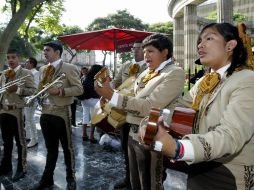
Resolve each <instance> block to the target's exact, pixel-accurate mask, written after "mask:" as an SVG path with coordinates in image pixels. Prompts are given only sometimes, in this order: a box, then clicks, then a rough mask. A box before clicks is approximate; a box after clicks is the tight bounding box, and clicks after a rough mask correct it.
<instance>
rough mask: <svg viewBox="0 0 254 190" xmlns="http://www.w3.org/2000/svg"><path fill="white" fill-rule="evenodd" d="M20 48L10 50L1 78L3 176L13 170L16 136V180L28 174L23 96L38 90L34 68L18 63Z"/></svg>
mask: <svg viewBox="0 0 254 190" xmlns="http://www.w3.org/2000/svg"><path fill="white" fill-rule="evenodd" d="M19 58H20V56H19V53H18V52H17V50H8V52H7V61H8V64H9V68H8V69H7V70H5V71H4V72H3V74H2V75H1V77H0V85H1V94H0V127H1V132H2V138H3V142H4V154H3V158H2V161H1V165H0V176H3V175H11V173H12V161H11V160H12V149H13V138H15V141H16V145H17V149H18V165H17V171H16V173H15V175H14V176H13V178H12V179H13V181H17V180H19V179H20V178H22V177H24V176H25V174H26V168H27V163H26V156H27V149H26V141H25V128H24V121H23V108H24V106H25V102H24V97H25V96H29V95H32V94H33V93H34V92H35V91H36V87H35V84H34V82H33V81H34V79H33V76H32V73H31V71H29V70H27V69H24V68H22V67H21V66H20V65H19Z"/></svg>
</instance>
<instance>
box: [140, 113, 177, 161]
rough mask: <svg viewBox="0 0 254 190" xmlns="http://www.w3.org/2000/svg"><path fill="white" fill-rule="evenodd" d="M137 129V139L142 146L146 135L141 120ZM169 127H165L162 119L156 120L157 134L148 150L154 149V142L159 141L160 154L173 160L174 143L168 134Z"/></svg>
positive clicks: (143, 123)
mask: <svg viewBox="0 0 254 190" xmlns="http://www.w3.org/2000/svg"><path fill="white" fill-rule="evenodd" d="M140 126H141V127H140V128H139V138H140V144H144V137H145V133H146V127H147V125H146V124H145V121H144V120H142V121H141V124H140ZM168 128H169V126H166V125H165V122H164V121H163V117H162V116H161V117H160V118H159V120H158V131H157V134H156V135H155V137H154V139H153V140H154V143H153V144H152V146H150V148H152V149H153V148H154V146H153V145H154V144H155V142H156V141H159V142H160V143H162V148H161V152H162V154H164V155H165V156H168V157H171V158H173V157H174V156H175V150H176V141H175V139H174V138H173V137H172V136H171V135H170V134H169V133H168Z"/></svg>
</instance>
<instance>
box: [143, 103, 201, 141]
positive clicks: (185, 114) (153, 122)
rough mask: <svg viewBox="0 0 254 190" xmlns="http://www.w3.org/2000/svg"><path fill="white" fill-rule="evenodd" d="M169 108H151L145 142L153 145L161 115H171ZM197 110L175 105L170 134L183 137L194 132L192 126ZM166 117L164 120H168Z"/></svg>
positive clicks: (179, 137) (169, 129)
mask: <svg viewBox="0 0 254 190" xmlns="http://www.w3.org/2000/svg"><path fill="white" fill-rule="evenodd" d="M169 115H170V114H169V110H167V109H164V110H160V109H157V108H152V109H151V110H150V114H149V118H148V122H147V127H146V131H145V136H144V143H145V144H147V145H151V144H152V142H153V138H154V137H155V135H156V134H157V131H158V125H157V124H158V119H159V117H160V116H163V117H169ZM195 116H196V112H195V110H193V109H191V108H183V107H175V110H174V113H173V116H172V122H171V124H170V127H168V128H167V130H168V132H169V134H170V135H172V136H173V137H174V138H178V139H181V138H182V137H183V136H184V135H187V134H191V133H192V126H193V123H194V121H195ZM166 119H167V118H165V119H164V120H166Z"/></svg>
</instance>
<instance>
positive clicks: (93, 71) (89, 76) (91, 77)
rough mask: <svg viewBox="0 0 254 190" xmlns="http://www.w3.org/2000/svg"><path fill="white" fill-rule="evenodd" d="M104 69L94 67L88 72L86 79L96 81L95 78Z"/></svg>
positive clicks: (99, 66) (97, 66) (98, 66)
mask: <svg viewBox="0 0 254 190" xmlns="http://www.w3.org/2000/svg"><path fill="white" fill-rule="evenodd" d="M101 69H102V66H101V65H93V66H92V67H91V68H90V69H89V70H88V72H87V75H86V79H88V80H94V76H95V75H96V74H97V73H98V72H99V71H100V70H101Z"/></svg>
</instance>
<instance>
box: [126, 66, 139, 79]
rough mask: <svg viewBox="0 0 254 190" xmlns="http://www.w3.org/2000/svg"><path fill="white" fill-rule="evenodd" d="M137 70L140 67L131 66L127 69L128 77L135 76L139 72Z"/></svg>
mask: <svg viewBox="0 0 254 190" xmlns="http://www.w3.org/2000/svg"><path fill="white" fill-rule="evenodd" d="M139 68H140V66H139V65H138V64H136V63H135V64H132V65H131V66H130V67H129V77H130V76H133V75H136V74H137V73H138V71H139Z"/></svg>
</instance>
